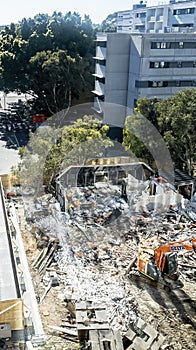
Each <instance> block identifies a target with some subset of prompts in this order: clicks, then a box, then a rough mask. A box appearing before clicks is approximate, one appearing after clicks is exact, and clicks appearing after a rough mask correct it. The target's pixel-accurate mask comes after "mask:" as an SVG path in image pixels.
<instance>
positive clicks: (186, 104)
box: [123, 88, 196, 175]
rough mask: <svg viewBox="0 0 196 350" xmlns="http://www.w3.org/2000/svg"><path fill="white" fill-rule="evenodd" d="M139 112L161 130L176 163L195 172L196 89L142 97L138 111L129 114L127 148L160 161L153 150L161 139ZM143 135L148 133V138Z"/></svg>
mask: <svg viewBox="0 0 196 350" xmlns="http://www.w3.org/2000/svg"><path fill="white" fill-rule="evenodd" d="M139 115H141V116H143V118H144V119H146V121H147V123H148V122H150V123H152V124H153V125H154V126H155V128H156V129H157V130H158V132H159V133H160V138H162V139H163V140H164V142H165V144H166V146H167V147H168V150H169V152H170V155H171V158H172V161H173V163H174V164H175V166H176V167H177V168H179V169H180V170H186V171H188V173H189V174H190V175H192V174H193V172H194V167H195V162H196V152H195V144H196V132H195V131H196V89H195V88H192V89H184V90H181V91H179V92H176V93H175V94H174V95H173V96H171V97H170V98H165V99H162V100H157V98H154V99H152V100H150V99H148V98H140V99H138V101H137V107H136V108H135V115H134V116H128V117H127V119H126V123H125V129H124V137H123V143H124V146H125V148H126V149H127V150H131V151H132V152H134V154H135V155H136V156H137V157H138V158H140V159H142V160H145V161H148V162H149V163H150V164H152V163H153V161H156V159H154V157H153V154H152V153H153V152H152V150H153V149H157V148H158V143H157V142H155V140H154V139H153V137H152V136H151V133H150V132H149V130H148V129H149V128H148V127H147V126H146V125H147V124H146V123H144V122H142V123H141V118H139ZM141 135H145V138H146V140H147V141H146V142H144V140H143V139H142V137H141Z"/></svg>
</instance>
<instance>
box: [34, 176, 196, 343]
mask: <svg viewBox="0 0 196 350" xmlns="http://www.w3.org/2000/svg"><path fill="white" fill-rule="evenodd" d="M129 180H130V179H129ZM130 183H131V186H130V185H129V186H128V191H127V192H126V196H125V195H123V193H122V187H121V186H118V185H111V184H108V183H97V184H96V185H95V186H87V187H84V188H77V187H75V188H71V189H69V190H67V193H66V203H67V210H66V211H65V212H61V211H60V206H59V204H58V203H56V201H55V199H54V198H53V197H51V196H49V195H45V196H43V197H42V198H40V199H38V200H37V203H36V206H35V211H34V213H33V214H32V213H31V215H30V217H29V222H30V225H31V227H32V232H33V234H34V235H35V236H36V240H37V246H38V247H39V250H40V253H39V255H38V256H37V257H36V258H35V260H34V262H33V266H34V268H37V269H38V271H39V273H40V274H41V275H42V277H43V281H45V287H46V294H47V293H48V291H49V290H50V288H51V277H54V275H49V273H48V271H49V268H51V269H53V270H54V271H55V273H56V275H55V277H58V283H61V284H63V285H64V296H65V300H67V302H68V301H69V302H70V303H72V305H73V312H72V313H73V314H74V312H75V311H74V308H75V305H76V304H81V303H84V302H91V303H97V304H101V305H104V307H105V312H106V315H107V317H106V319H105V320H104V322H106V324H107V327H108V329H112V331H113V332H119V333H120V335H121V340H122V344H123V348H122V349H126V350H130V349H135V350H136V349H140V350H142V349H146V350H147V349H152V350H158V349H170V350H172V349H174V350H178V349H181V350H185V349H189V347H187V344H185V345H184V344H182V345H181V347H180V345H179V344H178V343H177V340H175V339H170V337H169V334H162V333H161V332H160V331H159V330H158V329H161V327H160V326H159V323H158V322H156V321H155V320H154V321H153V322H150V321H151V319H150V318H149V320H148V317H147V318H146V319H143V317H144V315H141V313H140V312H141V306H140V298H141V303H142V298H143V297H142V293H144V292H143V290H142V289H141V288H139V289H138V291H137V292H136V288H138V286H137V285H135V284H134V282H131V281H130V278H129V271H130V270H132V269H133V270H136V258H137V251H138V246H139V244H140V243H141V242H142V243H143V244H145V245H146V246H149V245H151V244H155V245H156V246H158V245H161V244H164V243H165V242H168V241H170V242H171V241H182V240H187V239H190V240H191V238H192V237H193V236H196V213H195V212H194V205H192V204H191V202H190V201H189V200H185V199H184V198H183V197H182V196H181V195H180V194H179V193H177V192H176V191H175V190H174V189H173V188H171V187H169V186H166V187H165V188H163V186H162V185H160V189H159V191H158V193H157V192H156V194H154V195H153V194H151V195H150V194H149V190H148V189H149V183H148V182H146V183H144V182H141V183H140V184H138V183H137V184H136V183H135V184H134V182H133V180H132V181H131V182H130ZM151 185H152V184H151ZM27 212H28V210H27ZM130 262H131V265H130ZM178 269H179V273H180V281H181V283H182V285H183V284H184V283H185V282H188V283H189V284H192V285H194V284H195V281H196V254H195V253H194V252H193V251H182V252H180V253H179V254H178ZM132 283H133V284H132ZM136 293H137V297H136ZM46 294H45V295H46ZM45 295H43V298H44V297H45ZM194 298H195V299H196V293H195V295H194ZM76 309H77V308H76ZM154 314H155V315H156V310H154ZM70 315H71V313H70ZM151 316H152V313H151ZM73 317H74V316H73V315H72V318H73ZM152 317H153V316H152ZM152 317H151V318H152ZM168 317H169V316H168ZM76 320H77V317H76ZM194 322H195V323H194V324H196V320H194ZM86 323H87V329H88V325H89V324H90V323H92V322H91V320H90V319H89V318H88V317H86V318H85V320H84V325H85V324H86ZM151 323H152V324H151ZM55 326H58V325H55ZM51 327H52V326H51ZM105 327H106V326H105ZM107 327H106V328H107ZM104 329H105V328H104ZM74 334H75V333H74ZM91 337H92V339H94V341H95V339H96V337H97V334H95V333H92V335H91V336H90V339H85V344H84V347H83V348H84V349H95V347H93V345H92V344H93V340H92V341H91ZM99 337H102V336H101V335H100V336H99ZM103 338H104V337H103ZM104 339H105V338H104ZM110 341H111V344H112V340H110ZM95 343H96V341H95ZM105 344H106V343H105ZM111 344H110V346H112V345H111ZM106 345H107V344H106ZM106 345H104V346H105V347H103V349H111V350H113V349H115V348H113V347H109V345H108V348H107V347H106ZM85 346H86V347H85ZM90 346H91V347H90ZM183 346H184V347H183ZM185 346H186V347H185ZM96 349H97V350H98V349H99V348H96ZM100 349H102V347H101V345H100ZM119 349H121V347H120V345H119ZM116 350H118V349H116Z"/></svg>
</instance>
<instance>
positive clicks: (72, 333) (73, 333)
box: [47, 325, 78, 337]
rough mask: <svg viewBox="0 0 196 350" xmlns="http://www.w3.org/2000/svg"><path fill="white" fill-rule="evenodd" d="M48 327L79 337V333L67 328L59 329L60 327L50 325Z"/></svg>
mask: <svg viewBox="0 0 196 350" xmlns="http://www.w3.org/2000/svg"><path fill="white" fill-rule="evenodd" d="M47 327H48V328H51V329H53V330H55V331H57V332H61V333H66V334H69V335H72V336H74V337H77V335H78V333H77V332H76V331H73V330H71V329H68V328H65V327H58V326H52V325H48V326H47Z"/></svg>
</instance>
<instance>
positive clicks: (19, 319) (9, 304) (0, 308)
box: [0, 299, 24, 330]
mask: <svg viewBox="0 0 196 350" xmlns="http://www.w3.org/2000/svg"><path fill="white" fill-rule="evenodd" d="M23 308H24V307H23V301H22V299H12V300H1V301H0V324H2V323H9V324H10V325H11V329H12V330H22V329H24V309H23Z"/></svg>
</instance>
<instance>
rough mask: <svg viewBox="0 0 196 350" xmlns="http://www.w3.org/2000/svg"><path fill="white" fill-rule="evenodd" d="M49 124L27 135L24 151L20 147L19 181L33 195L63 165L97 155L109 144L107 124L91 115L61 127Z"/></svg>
mask: <svg viewBox="0 0 196 350" xmlns="http://www.w3.org/2000/svg"><path fill="white" fill-rule="evenodd" d="M52 119H53V118H52ZM52 124H53V121H51V123H50V122H48V123H47V124H46V125H44V126H43V127H41V128H38V129H37V131H36V133H34V134H31V135H30V142H29V144H28V147H26V149H25V151H24V149H23V150H21V154H22V156H23V158H22V159H23V161H22V171H21V183H22V185H23V187H30V188H32V189H33V192H34V193H35V195H38V193H40V190H41V188H42V185H43V183H49V182H50V181H51V180H52V179H53V178H54V177H55V176H56V175H57V174H58V173H59V171H61V170H62V169H64V168H65V167H67V166H69V165H78V164H79V165H83V164H85V162H87V161H88V160H89V159H92V158H95V157H101V156H103V154H104V152H105V149H106V148H108V147H110V146H112V145H113V143H112V142H111V140H110V139H109V138H108V137H107V132H108V129H109V127H108V126H106V125H102V124H101V121H100V120H98V119H95V118H93V117H91V116H84V117H83V118H82V119H78V120H77V121H75V122H74V123H73V125H70V126H64V127H63V128H61V129H59V128H56V127H53V126H52Z"/></svg>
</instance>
